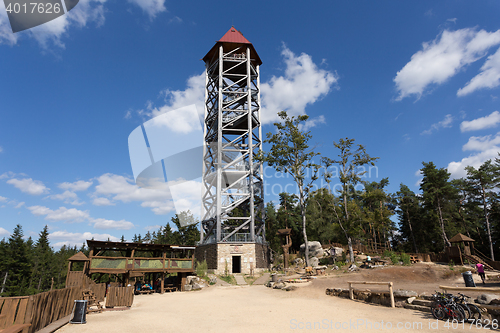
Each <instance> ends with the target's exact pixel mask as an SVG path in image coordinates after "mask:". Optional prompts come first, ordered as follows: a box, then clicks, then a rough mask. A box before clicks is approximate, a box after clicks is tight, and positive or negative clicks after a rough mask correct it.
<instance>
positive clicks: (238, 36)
mask: <svg viewBox="0 0 500 333" xmlns="http://www.w3.org/2000/svg"><path fill="white" fill-rule="evenodd" d="M219 42H227V43H241V44H252V43H250V42H249V41H248V39H246V38H245V37H243V34H242V33H241V32H240V31H238V30H236V29H235V28H234V27H231V29H229V30H228V31H227V32H226V34H225V35H224V36H222V38H221V39H219Z"/></svg>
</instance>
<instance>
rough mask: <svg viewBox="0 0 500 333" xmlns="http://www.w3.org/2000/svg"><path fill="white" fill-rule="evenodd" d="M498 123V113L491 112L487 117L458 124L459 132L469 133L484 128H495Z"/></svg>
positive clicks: (499, 119)
mask: <svg viewBox="0 0 500 333" xmlns="http://www.w3.org/2000/svg"><path fill="white" fill-rule="evenodd" d="M498 123H500V112H498V111H493V112H492V113H491V114H489V115H488V116H484V117H481V118H477V119H474V120H471V121H462V123H461V124H460V131H461V132H462V133H463V132H469V131H477V130H482V129H485V128H491V127H495V126H497V125H498Z"/></svg>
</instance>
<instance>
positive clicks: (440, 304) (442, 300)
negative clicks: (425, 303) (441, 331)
mask: <svg viewBox="0 0 500 333" xmlns="http://www.w3.org/2000/svg"><path fill="white" fill-rule="evenodd" d="M432 296H433V298H434V302H433V303H432V304H431V312H432V315H433V316H434V318H436V319H439V320H443V319H445V318H449V319H451V320H456V321H457V322H463V321H464V320H465V312H464V311H463V309H462V308H461V307H460V306H458V305H457V303H456V302H455V300H454V297H453V295H452V294H444V293H439V292H436V294H434V295H432Z"/></svg>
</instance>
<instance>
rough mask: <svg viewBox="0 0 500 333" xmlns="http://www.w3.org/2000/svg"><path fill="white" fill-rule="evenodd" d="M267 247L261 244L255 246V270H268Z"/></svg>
mask: <svg viewBox="0 0 500 333" xmlns="http://www.w3.org/2000/svg"><path fill="white" fill-rule="evenodd" d="M269 252H270V251H269V247H268V246H267V245H263V244H255V261H256V266H255V267H256V268H262V269H268V268H269V255H270V253H269Z"/></svg>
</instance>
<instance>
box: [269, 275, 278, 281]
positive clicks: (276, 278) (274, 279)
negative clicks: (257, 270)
mask: <svg viewBox="0 0 500 333" xmlns="http://www.w3.org/2000/svg"><path fill="white" fill-rule="evenodd" d="M271 281H272V282H276V281H278V275H276V274H271Z"/></svg>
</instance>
